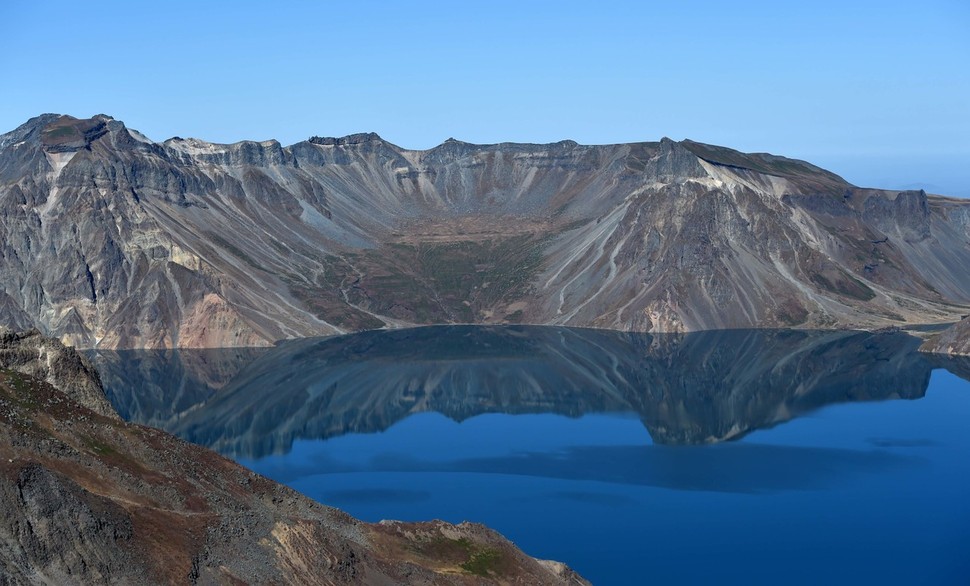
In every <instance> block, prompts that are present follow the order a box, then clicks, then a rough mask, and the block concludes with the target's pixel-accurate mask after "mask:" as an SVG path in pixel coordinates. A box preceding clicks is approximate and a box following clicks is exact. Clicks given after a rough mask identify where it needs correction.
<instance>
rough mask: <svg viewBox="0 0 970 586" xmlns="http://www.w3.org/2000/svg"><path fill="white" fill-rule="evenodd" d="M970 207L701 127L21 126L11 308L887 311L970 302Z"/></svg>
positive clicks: (211, 314) (305, 315)
mask: <svg viewBox="0 0 970 586" xmlns="http://www.w3.org/2000/svg"><path fill="white" fill-rule="evenodd" d="M968 243H970V202H968V201H963V200H958V199H952V198H946V197H942V196H935V195H928V194H926V193H925V192H924V191H921V190H920V191H890V190H879V189H864V188H859V187H855V186H853V185H851V184H849V183H847V182H846V181H845V180H843V179H842V178H840V177H839V176H837V175H835V174H833V173H830V172H828V171H825V170H823V169H820V168H818V167H816V166H814V165H811V164H809V163H806V162H804V161H798V160H793V159H787V158H784V157H778V156H774V155H768V154H746V153H741V152H738V151H735V150H731V149H728V148H724V147H717V146H711V145H706V144H701V143H697V142H693V141H689V140H685V141H681V142H676V141H672V140H670V139H663V140H661V141H660V142H645V143H634V144H619V145H600V146H587V145H579V144H576V143H575V142H572V141H562V142H558V143H554V144H546V145H533V144H515V143H502V144H497V145H475V144H469V143H464V142H460V141H457V140H449V141H446V142H445V143H443V144H441V145H439V146H437V147H435V148H432V149H429V150H424V151H413V150H407V149H403V148H400V147H398V146H396V145H394V144H391V143H389V142H387V141H385V140H383V139H382V138H380V137H379V136H378V135H376V134H373V133H370V134H356V135H351V136H347V137H343V138H321V137H313V138H311V139H309V140H307V141H304V142H299V143H296V144H293V145H290V146H286V147H284V146H282V145H281V144H280V143H279V142H277V141H263V142H252V141H243V142H238V143H234V144H228V145H226V144H215V143H209V142H205V141H202V140H197V139H181V138H173V139H170V140H167V141H165V142H162V143H156V142H152V141H150V140H149V139H147V138H146V137H144V136H143V135H141V134H140V133H138V132H136V131H134V130H131V129H128V128H127V127H125V125H124V124H123V123H122V122H120V121H117V120H114V119H113V118H111V117H109V116H104V115H99V116H95V117H93V118H90V119H77V118H73V117H70V116H59V115H55V114H45V115H43V116H39V117H37V118H33V119H31V120H30V121H28V122H27V123H26V124H24V125H22V126H20V127H19V128H17V129H16V130H13V131H12V132H9V133H7V134H3V135H0V323H5V324H7V325H9V326H11V327H15V328H20V329H24V328H29V327H37V328H39V329H41V330H42V331H44V332H45V333H49V334H52V335H54V336H56V337H59V338H61V339H62V340H64V341H65V342H70V343H73V344H77V345H80V346H87V347H94V346H100V347H106V348H125V347H171V346H181V347H206V346H243V345H265V344H269V343H271V342H273V341H275V340H278V339H281V338H287V337H298V336H309V335H321V334H332V333H339V332H348V331H355V330H362V329H371V328H384V327H400V326H406V325H411V324H431V323H503V322H523V323H535V324H561V325H574V326H593V327H601V328H610V329H619V330H634V331H655V332H659V331H690V330H701V329H717V328H739V327H767V326H783V327H806V328H808V327H813V328H834V327H881V326H886V325H893V324H905V323H914V322H943V321H955V320H956V319H958V318H959V316H960V315H963V314H966V313H967V307H968V306H970V271H967V270H966V268H967V267H968V266H970V244H968Z"/></svg>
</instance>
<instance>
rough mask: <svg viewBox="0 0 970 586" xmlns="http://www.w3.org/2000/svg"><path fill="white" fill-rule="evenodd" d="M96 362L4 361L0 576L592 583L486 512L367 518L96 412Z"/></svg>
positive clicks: (23, 579)
mask: <svg viewBox="0 0 970 586" xmlns="http://www.w3.org/2000/svg"><path fill="white" fill-rule="evenodd" d="M27 340H28V341H27V342H26V344H27V345H28V346H27V347H28V349H30V350H31V351H32V350H33V348H31V347H30V344H32V342H30V337H27ZM5 343H6V344H7V345H8V346H13V345H14V342H11V341H10V340H7V341H6V342H5ZM68 352H71V351H70V350H68ZM75 357H76V355H75ZM78 364H80V362H79V361H78ZM89 375H90V372H89V371H88V370H86V369H84V368H79V369H77V370H75V371H74V372H73V373H72V378H70V379H69V380H70V381H72V382H71V383H70V386H68V387H66V388H65V390H66V391H67V392H62V391H60V390H58V389H57V388H55V387H53V386H51V385H50V384H49V383H47V382H46V381H44V380H42V379H40V378H37V377H35V376H33V375H30V374H24V373H22V372H18V371H14V370H8V369H0V445H3V446H4V451H3V458H0V584H74V583H81V584H107V583H112V584H116V583H123V584H164V583H170V584H185V583H200V584H215V583H219V584H227V583H259V584H266V583H276V584H401V583H411V584H478V583H481V581H482V580H486V581H488V582H493V583H500V584H501V583H504V584H583V583H585V582H584V581H583V580H582V579H581V578H579V577H578V576H576V575H575V574H574V573H573V572H571V571H570V570H569V569H568V568H566V567H565V566H563V565H561V564H557V563H554V562H542V561H539V560H535V559H533V558H530V557H528V556H526V555H524V554H523V553H522V552H521V551H519V550H518V549H516V548H515V546H514V545H512V544H511V543H510V542H508V541H507V540H505V539H504V538H502V537H501V536H499V535H498V534H496V533H495V532H493V531H491V530H489V529H487V528H485V527H482V526H480V525H473V524H468V523H465V524H461V525H457V526H456V525H450V524H446V523H441V522H433V523H396V522H384V523H381V524H366V523H361V522H359V521H357V520H355V519H353V518H351V517H349V516H348V515H346V514H344V513H342V512H340V511H338V510H335V509H332V508H329V507H325V506H322V505H319V504H317V503H314V502H312V501H310V500H309V499H307V498H305V497H303V496H301V495H299V494H298V493H296V492H293V491H291V490H289V489H287V488H285V487H283V486H280V485H278V484H276V483H274V482H272V481H269V480H268V479H265V478H263V477H260V476H257V475H255V474H253V473H251V472H249V471H247V470H245V469H243V468H241V467H239V466H237V465H236V464H233V463H232V462H230V461H228V460H225V459H223V458H221V457H219V456H218V455H216V454H214V453H212V452H210V451H208V450H205V449H203V448H200V447H198V446H194V445H191V444H187V443H185V442H182V441H180V440H178V439H176V438H174V437H172V436H170V435H168V434H166V433H164V432H161V431H158V430H155V429H151V428H147V427H142V426H139V425H133V424H127V423H124V422H122V421H120V420H119V419H118V418H117V417H116V416H108V415H105V414H101V413H97V412H95V411H92V410H91V409H89V408H87V407H86V406H84V405H82V404H81V403H79V402H78V400H77V399H75V397H79V396H81V395H80V394H78V393H76V392H75V389H76V385H78V384H81V381H82V380H83V379H84V378H85V377H87V376H89ZM88 384H90V385H97V384H98V381H97V380H96V379H94V378H91V379H89V380H88ZM111 415H113V414H111Z"/></svg>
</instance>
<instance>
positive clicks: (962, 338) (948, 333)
mask: <svg viewBox="0 0 970 586" xmlns="http://www.w3.org/2000/svg"><path fill="white" fill-rule="evenodd" d="M920 351H921V352H930V353H933V354H956V355H960V356H970V316H967V317H964V318H963V319H962V320H960V321H958V322H957V323H955V324H953V325H952V326H950V327H949V328H947V329H945V330H943V331H942V332H940V333H939V334H937V335H935V336H932V337H931V338H929V339H928V340H926V342H924V343H923V345H922V346H920Z"/></svg>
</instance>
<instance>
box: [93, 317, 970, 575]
mask: <svg viewBox="0 0 970 586" xmlns="http://www.w3.org/2000/svg"><path fill="white" fill-rule="evenodd" d="M918 346H919V341H918V340H916V339H915V338H913V337H910V336H908V335H906V334H904V333H864V332H805V331H783V330H745V331H727V332H702V333H696V334H687V335H644V334H630V333H617V332H606V331H600V330H583V329H569V328H553V327H526V326H522V327H515V326H510V327H471V326H447V327H427V328H417V329H412V330H399V331H391V332H368V333H363V334H356V335H352V336H344V337H339V338H329V339H306V340H295V341H292V342H287V343H285V344H282V345H280V346H278V347H276V348H272V349H230V350H192V351H184V350H183V351H159V352H151V351H119V352H104V351H99V352H96V353H94V354H93V357H94V359H95V361H96V364H97V365H98V366H99V370H100V371H101V373H102V377H103V379H104V381H105V383H106V387H107V388H108V390H109V394H110V396H111V398H112V401H113V402H114V404H115V406H116V407H117V408H118V409H119V411H120V412H121V414H122V416H124V417H126V418H128V419H130V420H134V421H138V422H142V423H147V424H150V425H155V426H158V427H162V428H164V429H166V430H168V431H171V432H173V433H175V434H177V435H179V436H181V437H183V438H185V439H187V440H190V441H193V442H196V443H199V444H202V445H205V446H208V447H211V448H213V449H215V450H217V451H219V452H221V453H223V454H225V455H227V456H229V457H231V458H234V459H236V460H237V461H238V462H240V463H241V464H242V465H244V466H246V467H248V468H251V469H252V470H255V471H256V472H259V473H261V474H264V475H266V476H269V477H271V478H274V479H276V480H278V481H280V482H283V483H285V484H287V485H289V486H291V487H293V488H295V489H296V490H299V491H300V492H302V493H304V494H306V495H307V496H309V497H311V498H314V499H316V500H318V501H320V502H323V503H326V504H329V505H333V506H336V507H339V508H341V509H344V510H346V511H348V512H349V513H351V514H352V515H355V516H357V517H360V518H362V519H364V520H368V521H378V520H381V519H404V520H427V519H432V518H439V519H445V520H447V521H451V522H461V521H464V520H470V521H476V522H481V523H485V524H487V525H489V526H490V527H493V528H494V529H497V530H498V531H500V532H502V533H503V534H504V535H506V536H507V537H508V538H509V539H511V540H512V541H514V542H515V543H516V544H518V545H519V546H520V547H522V549H523V550H525V551H526V552H527V553H529V554H530V555H533V556H536V557H539V558H548V559H556V560H560V561H563V562H566V563H567V564H569V565H570V566H572V567H573V568H575V569H576V570H577V571H579V572H580V573H581V574H583V575H584V576H585V577H587V578H588V579H590V580H591V581H592V582H593V583H594V584H644V583H657V584H678V583H721V584H724V583H728V584H741V583H743V584H752V583H757V584H778V583H785V584H820V583H829V584H831V583H838V584H850V583H852V584H855V583H883V584H968V583H970V554H968V552H970V434H968V431H970V382H967V379H970V361H966V360H957V359H945V358H938V357H932V358H931V357H927V356H924V355H920V354H919V353H917V352H916V348H917V347H918Z"/></svg>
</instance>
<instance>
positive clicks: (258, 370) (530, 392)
mask: <svg viewBox="0 0 970 586" xmlns="http://www.w3.org/2000/svg"><path fill="white" fill-rule="evenodd" d="M919 343H920V341H919V340H918V339H917V338H914V337H912V336H909V335H907V334H905V333H901V332H883V333H880V332H852V331H825V332H818V331H802V330H728V331H709V332H697V333H689V334H639V333H628V332H612V331H605V330H590V329H575V328H559V327H544V326H435V327H422V328H415V329H407V330H392V331H372V332H364V333H360V334H354V335H348V336H340V337H331V338H313V339H302V340H293V341H288V342H285V343H283V344H281V345H279V346H277V347H275V348H270V349H255V348H243V349H207V350H166V351H144V350H137V351H135V350H131V351H117V352H110V351H96V352H93V353H92V358H93V359H94V360H95V363H96V365H97V367H98V370H99V371H100V372H101V375H102V379H103V381H104V383H105V386H106V388H107V390H108V393H109V397H110V398H111V400H112V402H113V403H114V405H115V406H116V407H117V408H118V410H119V412H120V413H121V415H122V416H123V417H125V418H126V419H129V420H132V421H136V422H140V423H146V424H149V425H154V426H158V427H162V428H164V429H166V430H168V431H170V432H173V433H175V434H177V435H179V436H181V437H183V438H185V439H188V440H190V441H193V442H196V443H199V444H202V445H205V446H209V447H211V448H213V449H215V450H217V451H219V452H221V453H223V454H226V455H230V456H234V457H247V458H259V457H262V456H265V455H269V454H273V453H286V452H287V451H289V449H290V448H291V446H292V444H293V442H294V441H295V440H297V439H324V438H329V437H334V436H339V435H343V434H347V433H352V432H356V433H361V432H375V431H381V430H384V429H387V428H388V427H390V426H391V425H393V424H394V423H396V422H398V421H400V420H402V419H404V418H406V417H408V416H409V415H412V414H414V413H419V412H427V411H434V412H438V413H441V414H443V415H445V416H447V417H449V418H452V419H455V420H458V421H462V420H464V419H467V418H470V417H473V416H475V415H479V414H483V413H507V414H522V413H553V414H561V415H567V416H571V417H578V416H580V415H584V414H589V413H603V412H632V413H636V414H637V416H638V417H639V418H640V419H641V421H642V422H643V424H644V426H645V427H646V429H647V431H648V432H649V434H650V437H651V438H652V439H653V441H654V442H655V443H660V444H704V443H715V442H720V441H724V440H730V439H735V438H739V437H741V436H743V435H744V434H746V433H748V432H751V431H753V430H756V429H760V428H765V427H770V426H772V425H775V424H777V423H780V422H783V421H787V420H789V419H792V418H794V417H796V416H798V415H800V414H803V413H806V412H808V411H811V410H813V409H817V408H819V407H821V406H824V405H827V404H831V403H839V402H848V401H872V400H882V399H899V398H903V399H915V398H919V397H922V396H923V394H924V393H925V391H926V388H927V384H928V382H929V378H930V372H931V370H932V369H933V368H934V367H936V366H943V367H945V368H948V370H951V371H952V372H954V373H956V374H958V375H959V374H961V373H962V374H964V375H965V373H966V372H968V371H970V370H968V369H967V368H966V363H965V361H959V360H949V359H942V358H934V359H930V358H927V357H926V356H924V355H921V354H919V353H918V352H916V349H917V347H918V346H919ZM645 443H646V442H645Z"/></svg>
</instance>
